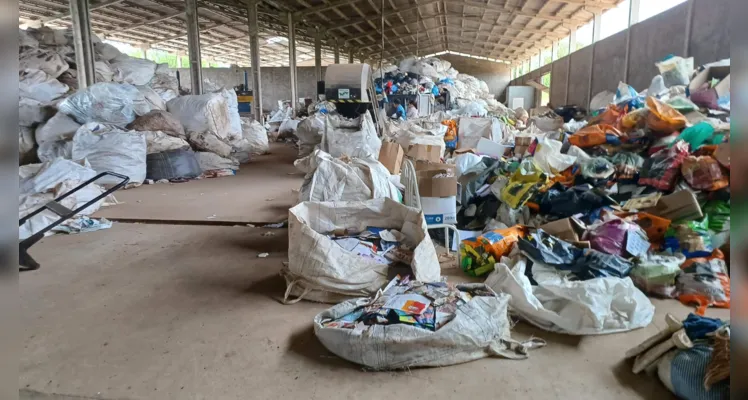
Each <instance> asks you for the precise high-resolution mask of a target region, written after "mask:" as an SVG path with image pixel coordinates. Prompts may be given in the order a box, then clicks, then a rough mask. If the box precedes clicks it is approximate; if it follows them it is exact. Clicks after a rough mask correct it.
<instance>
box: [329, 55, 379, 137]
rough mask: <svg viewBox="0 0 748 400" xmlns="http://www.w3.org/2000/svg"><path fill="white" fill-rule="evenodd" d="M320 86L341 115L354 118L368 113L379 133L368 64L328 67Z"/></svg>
mask: <svg viewBox="0 0 748 400" xmlns="http://www.w3.org/2000/svg"><path fill="white" fill-rule="evenodd" d="M322 84H323V85H324V93H325V99H326V100H327V101H329V102H332V103H335V106H336V108H337V111H338V112H339V113H340V114H341V115H343V116H344V117H346V118H356V117H358V116H360V115H361V114H363V113H365V112H367V111H368V112H370V113H371V116H372V118H373V120H374V123H375V124H376V125H377V127H378V129H379V130H380V132H381V128H382V127H381V126H380V123H379V121H378V119H379V102H378V101H377V98H376V92H375V91H374V82H373V81H372V77H371V66H370V65H369V64H332V65H328V66H327V70H326V72H325V80H324V81H323V82H322ZM320 89H321V88H320Z"/></svg>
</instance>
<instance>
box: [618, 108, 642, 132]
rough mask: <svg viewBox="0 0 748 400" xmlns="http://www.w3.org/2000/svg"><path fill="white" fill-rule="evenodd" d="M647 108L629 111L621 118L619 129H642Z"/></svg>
mask: <svg viewBox="0 0 748 400" xmlns="http://www.w3.org/2000/svg"><path fill="white" fill-rule="evenodd" d="M648 115H649V110H647V109H646V108H641V109H638V110H634V111H631V112H630V113H628V114H626V115H624V116H623V118H621V129H623V130H624V131H626V132H631V131H634V130H637V129H643V128H644V126H645V125H646V123H647V116H648Z"/></svg>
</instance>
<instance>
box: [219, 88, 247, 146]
mask: <svg viewBox="0 0 748 400" xmlns="http://www.w3.org/2000/svg"><path fill="white" fill-rule="evenodd" d="M218 93H220V95H221V96H223V98H224V99H226V105H227V107H228V110H227V112H228V116H229V132H228V138H229V139H241V138H242V120H241V119H240V118H239V99H238V98H237V97H236V92H235V91H233V90H231V89H226V88H224V89H221V90H220V91H218Z"/></svg>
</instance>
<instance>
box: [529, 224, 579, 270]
mask: <svg viewBox="0 0 748 400" xmlns="http://www.w3.org/2000/svg"><path fill="white" fill-rule="evenodd" d="M518 246H519V249H520V250H521V251H522V253H524V254H525V255H527V256H528V257H530V259H532V260H533V261H539V262H542V263H544V264H547V265H552V266H561V265H572V264H574V262H575V261H576V259H577V258H578V257H579V256H580V255H581V254H582V251H581V250H580V249H578V248H576V247H574V246H572V245H571V244H570V243H568V242H566V241H564V240H561V239H558V238H556V237H554V236H552V235H550V234H548V233H547V232H545V231H544V230H542V229H537V230H536V231H535V232H533V233H531V234H530V235H529V237H527V238H526V239H525V238H520V240H519V244H518Z"/></svg>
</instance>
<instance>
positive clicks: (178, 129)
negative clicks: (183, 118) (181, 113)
mask: <svg viewBox="0 0 748 400" xmlns="http://www.w3.org/2000/svg"><path fill="white" fill-rule="evenodd" d="M126 128H127V129H129V130H133V131H141V132H155V131H160V132H163V133H165V134H167V135H169V136H174V137H178V138H182V139H186V138H187V135H186V134H185V132H184V127H183V126H182V124H181V123H180V122H179V121H178V120H177V119H176V118H174V116H173V115H171V114H170V113H169V112H168V111H163V110H153V111H151V112H149V113H147V114H145V115H141V116H139V117H138V118H136V119H135V121H133V122H131V123H129V124H128V125H127V127H126Z"/></svg>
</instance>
